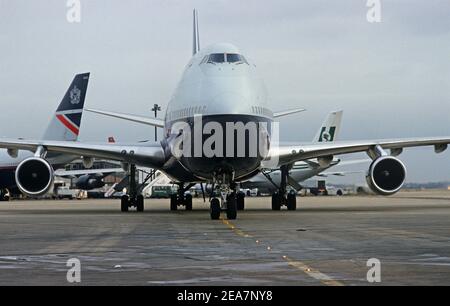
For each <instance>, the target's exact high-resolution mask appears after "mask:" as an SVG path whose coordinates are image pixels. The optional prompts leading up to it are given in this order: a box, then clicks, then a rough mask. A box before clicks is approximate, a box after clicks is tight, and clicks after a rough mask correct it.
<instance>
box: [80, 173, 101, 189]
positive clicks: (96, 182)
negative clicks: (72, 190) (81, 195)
mask: <svg viewBox="0 0 450 306" xmlns="http://www.w3.org/2000/svg"><path fill="white" fill-rule="evenodd" d="M75 186H76V187H77V188H78V189H82V190H92V189H97V188H102V187H103V186H105V182H104V181H103V178H102V177H101V176H95V175H90V174H86V175H82V176H80V177H79V178H78V179H77V180H76V182H75Z"/></svg>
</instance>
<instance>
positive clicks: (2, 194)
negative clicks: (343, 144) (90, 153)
mask: <svg viewBox="0 0 450 306" xmlns="http://www.w3.org/2000/svg"><path fill="white" fill-rule="evenodd" d="M88 82H89V73H84V74H79V75H76V76H75V78H74V79H73V81H72V83H71V84H70V87H69V89H68V90H67V92H66V94H65V95H64V97H63V99H62V101H61V103H60V104H59V106H58V108H57V109H56V112H55V114H54V115H53V117H52V118H51V120H50V123H49V125H48V127H47V130H46V131H45V133H44V135H43V137H42V139H44V140H60V141H76V140H77V139H78V134H79V132H80V125H81V117H82V115H83V107H84V100H85V98H86V91H87V86H88ZM32 156H33V154H32V153H30V152H29V151H20V152H19V151H18V150H15V149H14V148H11V149H8V150H1V151H0V201H7V200H9V193H10V192H11V193H14V194H16V193H18V191H19V190H22V191H24V190H23V188H22V186H21V185H20V184H18V183H19V182H18V181H17V180H16V179H15V177H14V173H15V171H16V168H17V166H18V165H19V164H20V163H21V162H22V161H24V160H25V159H28V158H30V157H32ZM46 158H47V160H48V162H49V164H50V165H52V166H51V169H53V168H60V167H61V166H64V165H65V164H67V163H69V162H71V161H73V160H74V159H75V158H77V156H73V155H67V154H60V153H56V152H55V153H49V154H48V155H47V156H46ZM49 170H50V168H49ZM50 172H52V171H50ZM46 179H48V180H49V178H46ZM49 181H50V180H49ZM46 188H51V184H50V185H49V186H47V187H46ZM8 191H9V192H8ZM35 191H36V190H35V189H33V188H31V189H26V191H25V193H28V194H29V195H34V194H35ZM38 193H40V192H38Z"/></svg>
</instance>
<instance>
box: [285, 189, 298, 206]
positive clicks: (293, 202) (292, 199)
mask: <svg viewBox="0 0 450 306" xmlns="http://www.w3.org/2000/svg"><path fill="white" fill-rule="evenodd" d="M287 208H288V210H296V209H297V197H296V194H295V193H293V192H289V194H288V196H287Z"/></svg>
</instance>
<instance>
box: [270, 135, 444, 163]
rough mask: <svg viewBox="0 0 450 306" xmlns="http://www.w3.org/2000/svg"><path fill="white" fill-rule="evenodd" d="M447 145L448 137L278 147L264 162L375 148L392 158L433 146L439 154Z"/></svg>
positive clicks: (285, 161)
mask: <svg viewBox="0 0 450 306" xmlns="http://www.w3.org/2000/svg"><path fill="white" fill-rule="evenodd" d="M449 143H450V137H430V138H404V139H382V140H363V141H336V142H325V143H309V144H298V145H295V144H294V145H280V146H278V147H277V148H273V149H271V151H270V152H269V155H268V157H267V158H266V160H271V161H274V160H275V161H276V160H278V165H279V166H282V165H288V164H292V163H294V162H296V161H304V160H307V159H311V158H318V157H329V156H333V155H342V154H349V153H358V152H367V153H370V152H373V151H374V150H375V149H376V147H377V146H379V147H381V148H382V149H386V150H387V149H389V150H391V155H393V156H397V155H399V154H400V153H401V152H402V150H403V148H408V147H421V146H434V150H435V152H436V153H441V152H443V151H445V150H446V149H447V146H448V144H449Z"/></svg>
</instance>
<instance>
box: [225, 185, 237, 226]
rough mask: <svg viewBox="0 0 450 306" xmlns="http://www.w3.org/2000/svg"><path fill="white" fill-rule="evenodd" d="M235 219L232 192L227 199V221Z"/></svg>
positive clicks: (235, 204)
mask: <svg viewBox="0 0 450 306" xmlns="http://www.w3.org/2000/svg"><path fill="white" fill-rule="evenodd" d="M236 217H237V201H236V194H235V193H234V192H233V193H231V194H230V195H229V196H228V197H227V219H228V220H235V219H236Z"/></svg>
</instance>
